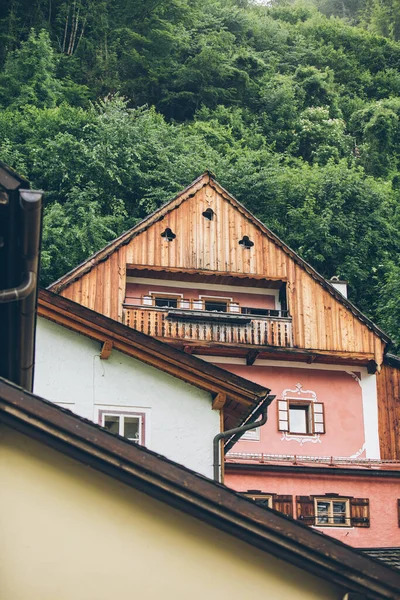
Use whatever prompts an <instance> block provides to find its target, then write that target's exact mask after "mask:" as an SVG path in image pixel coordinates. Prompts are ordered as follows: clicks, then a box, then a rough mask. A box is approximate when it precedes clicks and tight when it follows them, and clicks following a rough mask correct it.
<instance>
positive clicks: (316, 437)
mask: <svg viewBox="0 0 400 600" xmlns="http://www.w3.org/2000/svg"><path fill="white" fill-rule="evenodd" d="M293 399H295V400H299V399H301V400H303V399H304V400H308V401H309V402H317V401H318V398H317V394H316V392H314V391H313V390H303V386H302V384H301V383H296V385H295V386H294V389H286V390H283V393H282V400H293ZM281 441H282V442H283V441H285V442H298V443H299V444H300V446H303V445H304V444H307V443H311V444H321V436H320V434H319V433H314V434H313V435H306V436H303V435H299V434H293V433H289V432H288V431H284V432H283V433H282V437H281Z"/></svg>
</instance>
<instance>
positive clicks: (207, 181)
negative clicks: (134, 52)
mask: <svg viewBox="0 0 400 600" xmlns="http://www.w3.org/2000/svg"><path fill="white" fill-rule="evenodd" d="M206 185H210V186H211V187H212V188H213V189H214V190H215V191H216V192H217V193H219V194H220V195H221V196H222V197H223V198H224V199H225V200H227V201H228V202H229V203H230V204H231V205H232V206H234V207H235V208H236V209H237V210H238V211H239V212H241V213H242V214H243V215H244V216H245V217H246V218H247V219H248V220H249V221H250V222H251V223H253V224H254V225H255V226H256V227H257V228H258V229H259V230H260V231H261V232H262V233H263V234H264V235H266V236H267V237H269V238H270V239H271V240H272V241H273V242H274V243H275V244H276V245H277V246H279V247H280V248H281V249H282V250H283V252H285V253H286V254H288V255H289V256H290V257H291V258H292V260H293V261H294V262H296V263H297V264H298V265H299V266H300V267H301V268H303V269H304V270H305V271H306V272H307V273H308V274H309V275H310V276H311V277H312V278H313V279H315V280H316V281H318V282H319V283H320V284H321V285H322V286H323V287H324V288H325V289H326V290H327V291H328V292H329V294H331V295H332V296H333V297H334V298H335V299H336V300H337V301H338V302H340V303H341V304H343V305H344V306H345V307H346V308H347V309H349V310H350V311H351V313H352V314H353V315H354V316H355V317H356V318H358V319H359V320H360V321H361V322H362V323H364V324H365V325H366V326H367V327H368V328H369V329H371V330H372V331H374V333H376V334H377V335H378V336H379V337H380V338H381V339H382V340H384V341H385V342H390V338H389V337H388V336H387V335H386V334H385V333H384V332H383V331H382V329H380V328H379V327H378V326H377V325H376V324H375V323H374V322H373V321H372V320H371V319H369V318H368V317H367V316H366V315H364V314H363V313H362V312H361V311H360V310H359V309H358V308H357V307H356V306H355V305H354V304H352V302H350V300H348V299H347V298H345V297H344V296H343V295H342V294H341V293H340V292H339V291H338V290H336V289H335V288H334V287H333V285H332V284H331V283H330V282H329V281H327V280H326V279H325V278H324V277H323V276H322V275H320V274H319V273H318V272H317V271H316V270H315V269H314V268H313V267H312V266H311V265H310V264H309V263H307V262H306V261H305V260H303V259H302V258H301V257H300V256H299V255H298V254H297V253H296V252H295V251H294V250H292V249H291V248H290V247H289V246H288V245H287V244H285V243H284V242H283V241H282V240H281V239H280V238H279V237H278V236H277V235H275V234H274V233H273V232H272V231H271V230H270V229H268V227H266V226H265V225H264V224H263V223H262V222H261V221H260V220H259V219H257V218H256V217H255V216H254V215H253V214H252V213H251V212H250V211H249V210H248V209H247V208H246V207H245V206H243V204H241V203H240V202H239V201H238V200H236V198H234V197H233V196H232V195H231V194H230V193H229V192H228V191H227V190H225V189H224V188H223V187H222V186H221V185H220V184H219V183H218V182H217V181H216V180H215V179H214V176H213V174H212V173H210V172H209V171H206V172H205V173H203V174H202V175H201V176H200V177H198V178H197V179H195V180H194V181H193V182H192V183H191V184H190V185H189V186H188V187H186V188H185V189H184V190H183V191H182V192H180V193H179V194H177V195H176V196H175V197H174V198H172V199H171V200H169V201H168V202H167V203H166V204H164V205H163V206H161V207H160V208H158V209H157V210H156V211H154V212H153V213H152V214H150V215H149V216H148V217H146V218H145V219H143V220H142V221H141V222H140V223H138V224H137V225H135V226H134V227H132V228H131V229H129V230H128V231H126V232H125V233H123V234H122V235H121V236H120V237H118V238H117V239H116V240H114V241H112V242H111V243H110V244H108V245H107V246H105V247H104V248H102V249H101V250H99V251H98V252H96V253H95V254H93V255H92V256H91V257H90V258H88V259H87V260H85V261H84V262H83V263H81V264H80V265H78V266H77V267H75V268H74V269H72V270H71V271H69V273H67V274H66V275H63V276H62V277H61V278H59V279H58V280H57V281H55V282H54V283H52V284H51V285H50V286H49V289H50V290H52V291H54V292H57V293H59V292H61V291H62V290H63V289H64V288H65V287H66V286H67V285H69V284H70V283H72V282H73V281H75V280H76V279H78V278H79V277H80V276H82V275H83V274H85V273H87V272H89V271H90V270H91V269H92V268H93V267H94V266H95V265H97V264H98V263H99V262H102V261H104V260H105V259H106V258H108V256H110V255H111V254H112V253H113V252H115V251H116V250H117V249H118V248H120V247H121V246H123V245H124V244H128V243H129V242H130V240H131V239H132V238H133V237H135V236H137V235H139V234H140V233H142V232H143V231H145V230H146V229H148V228H149V227H150V226H151V225H152V224H153V223H155V222H157V221H159V220H161V219H163V218H164V217H165V215H167V214H168V213H170V212H171V211H173V210H175V209H176V208H177V207H178V206H180V204H182V203H183V202H184V201H186V200H188V199H189V198H192V197H193V196H194V195H195V194H196V192H197V191H198V190H200V189H201V188H203V187H204V186H206Z"/></svg>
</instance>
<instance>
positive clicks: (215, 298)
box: [199, 294, 239, 314]
mask: <svg viewBox="0 0 400 600" xmlns="http://www.w3.org/2000/svg"><path fill="white" fill-rule="evenodd" d="M199 301H200V302H201V310H206V302H215V303H217V304H218V302H220V303H221V304H222V303H226V313H230V312H231V305H232V304H234V305H236V302H233V299H232V298H228V297H227V296H209V295H208V294H207V295H201V296H199ZM237 306H238V309H239V305H237ZM221 312H222V311H221ZM232 312H238V310H236V309H235V310H233V311H232ZM226 313H225V314H226Z"/></svg>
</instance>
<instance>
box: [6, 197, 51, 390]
mask: <svg viewBox="0 0 400 600" xmlns="http://www.w3.org/2000/svg"><path fill="white" fill-rule="evenodd" d="M42 196H43V192H41V191H35V190H19V206H20V209H21V211H20V217H19V223H20V224H21V230H22V241H21V259H22V269H23V272H24V276H23V279H22V281H21V283H20V284H19V285H17V286H15V287H12V288H8V289H5V290H0V303H10V302H17V303H18V306H19V309H18V314H19V317H18V323H19V326H18V334H17V335H18V340H17V346H16V347H17V349H18V356H19V368H18V373H17V374H16V377H15V378H14V379H15V383H17V384H18V385H20V386H21V387H23V388H25V389H27V390H28V391H32V386H33V365H34V343H35V329H36V302H37V281H38V271H39V252H40V238H41V224H42Z"/></svg>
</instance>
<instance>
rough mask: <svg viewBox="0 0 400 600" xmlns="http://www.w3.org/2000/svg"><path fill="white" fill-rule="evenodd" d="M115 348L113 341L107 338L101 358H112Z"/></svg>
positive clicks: (102, 348)
mask: <svg viewBox="0 0 400 600" xmlns="http://www.w3.org/2000/svg"><path fill="white" fill-rule="evenodd" d="M112 349H113V343H112V341H111V340H106V341H105V342H104V343H103V345H102V347H101V350H100V358H101V360H107V359H108V358H110V355H111V351H112Z"/></svg>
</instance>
